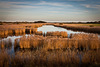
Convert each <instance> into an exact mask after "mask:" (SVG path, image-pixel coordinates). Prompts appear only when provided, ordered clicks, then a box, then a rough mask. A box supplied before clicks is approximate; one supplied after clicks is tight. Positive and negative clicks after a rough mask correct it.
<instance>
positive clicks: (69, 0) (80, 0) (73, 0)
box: [68, 0, 85, 1]
mask: <svg viewBox="0 0 100 67" xmlns="http://www.w3.org/2000/svg"><path fill="white" fill-rule="evenodd" d="M68 1H85V0H68Z"/></svg>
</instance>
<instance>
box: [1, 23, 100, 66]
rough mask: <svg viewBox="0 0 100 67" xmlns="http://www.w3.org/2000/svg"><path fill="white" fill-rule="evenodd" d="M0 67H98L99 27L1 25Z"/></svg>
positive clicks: (99, 51) (34, 24) (77, 25)
mask: <svg viewBox="0 0 100 67" xmlns="http://www.w3.org/2000/svg"><path fill="white" fill-rule="evenodd" d="M0 67H100V24H92V23H89V24H87V23H83V24H80V23H77V24H74V23H71V24H67V23H20V22H18V23H9V22H8V23H7V22H2V23H0Z"/></svg>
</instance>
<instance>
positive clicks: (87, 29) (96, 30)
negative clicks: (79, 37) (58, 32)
mask: <svg viewBox="0 0 100 67" xmlns="http://www.w3.org/2000/svg"><path fill="white" fill-rule="evenodd" d="M54 26H56V27H62V28H66V29H70V30H73V31H83V32H89V33H98V34H100V27H85V26H75V25H74V26H71V25H64V24H63V25H57V24H54Z"/></svg>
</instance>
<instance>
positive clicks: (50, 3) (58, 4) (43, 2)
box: [37, 1, 72, 7]
mask: <svg viewBox="0 0 100 67" xmlns="http://www.w3.org/2000/svg"><path fill="white" fill-rule="evenodd" d="M37 5H50V6H69V7H71V6H72V5H70V4H64V3H55V2H46V1H41V2H40V3H37Z"/></svg>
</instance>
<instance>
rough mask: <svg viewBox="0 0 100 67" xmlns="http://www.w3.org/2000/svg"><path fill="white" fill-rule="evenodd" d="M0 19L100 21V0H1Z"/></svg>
mask: <svg viewBox="0 0 100 67" xmlns="http://www.w3.org/2000/svg"><path fill="white" fill-rule="evenodd" d="M0 21H78V22H80V21H100V0H0Z"/></svg>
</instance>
